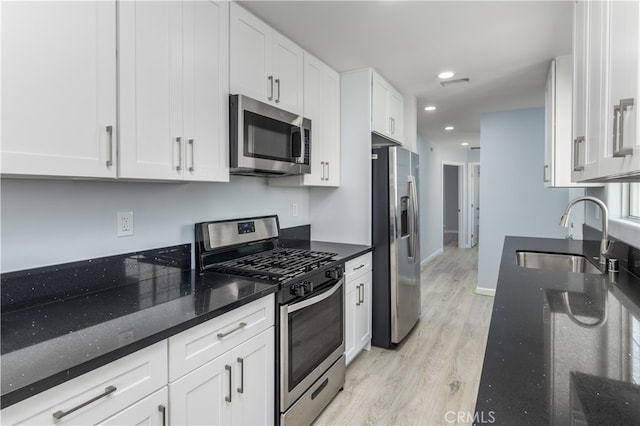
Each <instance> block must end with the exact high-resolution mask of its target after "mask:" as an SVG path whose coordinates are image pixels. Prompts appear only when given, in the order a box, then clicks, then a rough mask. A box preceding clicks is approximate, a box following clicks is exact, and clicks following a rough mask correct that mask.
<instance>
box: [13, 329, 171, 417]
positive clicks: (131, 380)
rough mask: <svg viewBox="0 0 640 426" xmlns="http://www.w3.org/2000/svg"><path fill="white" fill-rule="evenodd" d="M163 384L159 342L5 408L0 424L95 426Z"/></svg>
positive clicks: (163, 363) (164, 350) (162, 355)
mask: <svg viewBox="0 0 640 426" xmlns="http://www.w3.org/2000/svg"><path fill="white" fill-rule="evenodd" d="M166 384H167V343H166V341H162V342H158V343H156V344H154V345H152V346H149V347H147V348H144V349H141V350H139V351H138V352H134V353H133V354H131V355H128V356H126V357H123V358H120V359H118V360H116V361H114V362H112V363H110V364H107V365H104V366H102V367H100V368H98V369H96V370H93V371H91V372H89V373H86V374H83V375H82V376H79V377H76V378H75V379H72V380H70V381H68V382H65V383H63V384H61V385H59V386H56V387H54V388H51V389H49V390H47V391H45V392H42V393H40V394H38V395H35V396H33V397H31V398H29V399H26V400H24V401H22V402H19V403H17V404H15V405H12V406H10V407H7V408H5V409H4V410H2V413H1V414H2V424H3V425H8V424H12V425H13V424H39V425H44V424H48V425H50V424H65V425H87V424H96V423H98V422H100V421H103V420H105V419H107V418H108V417H110V416H112V415H114V414H116V413H117V412H119V411H121V410H123V409H124V408H126V407H127V406H129V405H131V404H132V403H134V402H136V401H138V400H140V399H142V398H144V397H146V396H147V395H149V394H151V393H153V392H154V391H156V390H158V389H160V388H161V387H163V386H166ZM113 388H115V390H112V389H113ZM109 390H111V392H108V391H109ZM105 394H106V395H105ZM100 395H104V396H102V397H100V398H98V397H99V396H100ZM94 398H97V399H96V400H95V401H93V402H91V403H89V404H86V405H85V406H83V407H82V408H79V409H77V410H74V408H76V407H80V406H82V405H83V404H85V403H87V402H88V401H91V400H92V399H94ZM65 413H68V414H66V415H65ZM55 416H57V417H58V418H56V417H55Z"/></svg>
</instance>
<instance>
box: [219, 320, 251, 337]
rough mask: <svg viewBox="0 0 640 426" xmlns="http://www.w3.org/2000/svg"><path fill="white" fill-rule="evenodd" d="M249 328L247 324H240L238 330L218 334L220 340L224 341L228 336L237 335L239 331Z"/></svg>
mask: <svg viewBox="0 0 640 426" xmlns="http://www.w3.org/2000/svg"><path fill="white" fill-rule="evenodd" d="M246 326H247V323H246V322H241V323H240V324H238V326H237V327H236V328H234V329H233V330H231V331H227V332H226V333H218V334H217V336H218V339H224V338H225V337H227V336H228V335H230V334H232V333H235V332H236V331H238V330H242V329H243V328H245V327H246Z"/></svg>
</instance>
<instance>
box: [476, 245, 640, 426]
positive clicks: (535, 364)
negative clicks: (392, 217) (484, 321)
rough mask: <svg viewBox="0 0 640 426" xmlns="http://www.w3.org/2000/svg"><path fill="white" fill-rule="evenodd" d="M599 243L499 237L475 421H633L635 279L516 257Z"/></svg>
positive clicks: (639, 330)
mask: <svg viewBox="0 0 640 426" xmlns="http://www.w3.org/2000/svg"><path fill="white" fill-rule="evenodd" d="M598 245H599V243H598V242H595V241H584V242H583V241H572V240H559V239H544V238H525V237H507V238H506V239H505V243H504V247H503V253H502V260H501V264H500V274H499V278H498V284H497V289H496V296H495V300H494V305H493V313H492V317H491V325H490V329H489V336H488V340H487V347H486V352H485V357H484V364H483V368H482V377H481V380H480V387H479V390H478V398H477V401H476V413H475V423H476V424H483V423H493V424H501V425H514V424H518V425H550V424H553V425H565V424H572V420H585V421H586V422H587V424H589V425H598V424H603V425H604V424H607V425H612V424H629V423H626V422H625V423H620V422H619V421H620V419H627V420H628V419H633V423H635V424H638V423H640V416H639V413H638V410H639V408H640V386H639V385H640V279H639V278H638V277H636V276H634V275H632V274H630V273H628V272H627V271H626V270H624V269H623V268H621V270H620V272H618V273H615V274H613V275H611V274H610V273H607V274H602V275H596V274H582V273H575V272H557V271H551V270H545V269H531V268H524V267H520V266H518V265H517V263H516V251H517V250H528V251H538V252H552V253H564V254H580V255H585V256H587V257H593V256H594V255H596V254H597V253H598ZM621 263H622V262H621ZM580 424H583V423H580Z"/></svg>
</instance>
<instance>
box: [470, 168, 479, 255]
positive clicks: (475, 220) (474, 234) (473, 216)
mask: <svg viewBox="0 0 640 426" xmlns="http://www.w3.org/2000/svg"><path fill="white" fill-rule="evenodd" d="M469 213H470V214H469V221H470V223H469V230H470V234H471V235H470V236H469V241H470V245H471V247H475V246H477V245H478V243H479V242H480V163H469Z"/></svg>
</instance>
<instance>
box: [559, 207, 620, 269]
mask: <svg viewBox="0 0 640 426" xmlns="http://www.w3.org/2000/svg"><path fill="white" fill-rule="evenodd" d="M580 201H592V202H594V203H596V204H597V205H598V206H599V207H600V210H601V211H602V237H601V239H600V264H601V265H604V264H606V263H607V258H606V255H607V251H608V250H609V210H608V209H607V205H606V204H605V203H603V202H602V201H601V200H599V199H597V198H596V197H578V198H575V199H573V200H571V201H570V202H569V205H568V206H567V209H566V210H565V211H564V214H563V215H562V218H561V219H560V226H564V227H565V228H566V227H568V226H569V215H570V214H571V209H572V208H573V206H575V205H576V204H577V203H578V202H580Z"/></svg>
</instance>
